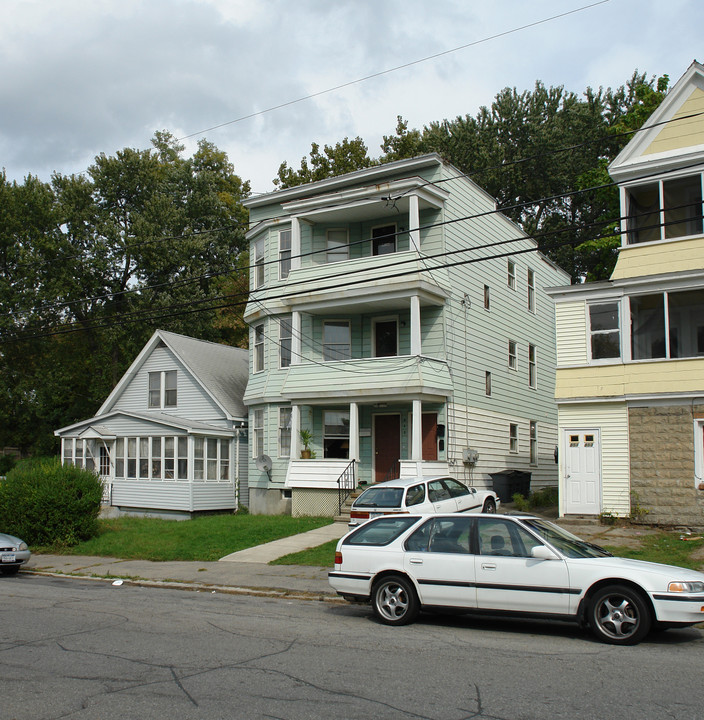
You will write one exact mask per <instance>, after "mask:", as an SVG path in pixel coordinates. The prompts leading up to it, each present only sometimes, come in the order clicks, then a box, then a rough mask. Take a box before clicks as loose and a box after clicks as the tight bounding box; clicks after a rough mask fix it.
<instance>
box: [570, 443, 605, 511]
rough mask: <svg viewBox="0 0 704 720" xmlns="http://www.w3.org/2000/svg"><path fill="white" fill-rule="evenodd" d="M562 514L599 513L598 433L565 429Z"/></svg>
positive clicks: (599, 462) (599, 446) (599, 452)
mask: <svg viewBox="0 0 704 720" xmlns="http://www.w3.org/2000/svg"><path fill="white" fill-rule="evenodd" d="M563 448H564V457H565V476H564V489H565V509H564V511H565V513H572V514H580V515H598V514H599V513H600V512H601V443H600V436H599V431H598V430H594V429H592V430H565V431H564V437H563Z"/></svg>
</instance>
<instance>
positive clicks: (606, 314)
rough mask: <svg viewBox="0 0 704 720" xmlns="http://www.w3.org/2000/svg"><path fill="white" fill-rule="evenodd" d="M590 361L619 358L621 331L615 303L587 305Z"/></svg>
mask: <svg viewBox="0 0 704 720" xmlns="http://www.w3.org/2000/svg"><path fill="white" fill-rule="evenodd" d="M589 332H590V334H591V354H592V360H607V359H609V358H619V357H621V330H620V325H619V305H618V303H617V302H611V303H594V304H592V305H589Z"/></svg>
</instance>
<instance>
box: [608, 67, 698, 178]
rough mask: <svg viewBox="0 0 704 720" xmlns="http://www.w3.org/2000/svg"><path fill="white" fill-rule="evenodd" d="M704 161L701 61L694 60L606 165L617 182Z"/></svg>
mask: <svg viewBox="0 0 704 720" xmlns="http://www.w3.org/2000/svg"><path fill="white" fill-rule="evenodd" d="M700 162H701V163H704V65H701V64H700V63H698V62H697V61H696V60H695V61H694V62H693V63H692V64H691V65H690V66H689V68H687V71H686V72H685V73H684V75H682V77H681V78H680V79H679V80H678V81H677V82H676V83H675V84H674V85H673V87H672V89H671V90H670V91H669V92H668V93H667V95H666V96H665V98H664V99H663V101H662V102H661V103H660V105H659V107H658V108H657V109H656V110H655V111H654V112H653V114H652V115H651V116H650V117H649V118H648V119H647V120H646V121H645V122H644V123H643V127H642V128H641V130H640V131H639V132H637V133H636V134H635V135H634V136H633V138H632V139H631V140H630V142H629V143H628V144H627V145H626V147H625V148H623V150H621V152H620V153H619V154H618V155H617V156H616V157H615V158H614V160H613V161H612V162H611V164H610V165H609V174H610V175H611V177H612V178H613V179H614V180H616V181H617V182H622V181H628V180H631V179H636V178H638V177H642V176H644V175H647V174H648V173H649V172H658V171H663V172H664V171H667V170H676V169H677V168H685V167H687V166H689V165H694V164H697V163H700Z"/></svg>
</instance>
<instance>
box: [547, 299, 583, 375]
mask: <svg viewBox="0 0 704 720" xmlns="http://www.w3.org/2000/svg"><path fill="white" fill-rule="evenodd" d="M555 328H556V331H557V365H558V367H563V366H565V365H584V364H586V362H587V314H586V303H585V301H584V300H581V301H577V302H560V303H557V305H556V307H555Z"/></svg>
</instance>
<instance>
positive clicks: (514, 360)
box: [508, 340, 518, 370]
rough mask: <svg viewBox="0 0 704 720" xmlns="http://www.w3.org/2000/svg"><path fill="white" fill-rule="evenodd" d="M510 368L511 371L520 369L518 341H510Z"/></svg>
mask: <svg viewBox="0 0 704 720" xmlns="http://www.w3.org/2000/svg"><path fill="white" fill-rule="evenodd" d="M508 367H509V369H510V370H517V369H518V355H517V352H516V341H515V340H509V341H508Z"/></svg>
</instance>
